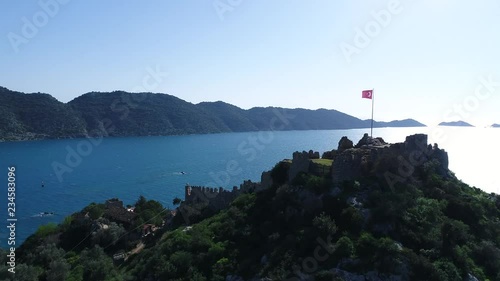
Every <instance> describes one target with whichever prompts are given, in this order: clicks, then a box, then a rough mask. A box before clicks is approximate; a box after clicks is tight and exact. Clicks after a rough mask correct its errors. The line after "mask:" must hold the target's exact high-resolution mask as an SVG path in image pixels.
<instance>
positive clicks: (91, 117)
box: [0, 87, 423, 140]
mask: <svg viewBox="0 0 500 281" xmlns="http://www.w3.org/2000/svg"><path fill="white" fill-rule="evenodd" d="M0 113H1V114H0V140H24V139H41V138H73V137H83V136H87V135H90V136H149V135H178V134H205V133H221V132H244V131H258V130H265V131H268V130H326V129H350V128H366V127H370V121H368V120H360V119H358V118H355V117H352V116H350V115H347V114H344V113H341V112H338V111H336V110H326V109H319V110H306V109H283V108H272V107H268V108H252V109H249V110H243V109H241V108H238V107H236V106H233V105H230V104H227V103H223V102H204V103H200V104H192V103H189V102H186V101H184V100H181V99H179V98H176V97H174V96H171V95H166V94H152V93H127V92H121V91H116V92H111V93H96V92H92V93H87V94H84V95H82V96H80V97H78V98H75V99H74V100H72V101H70V102H69V103H67V104H64V103H61V102H59V101H57V100H56V99H54V98H53V97H51V96H50V95H48V94H23V93H20V92H15V91H10V90H8V89H6V88H2V87H0ZM375 126H376V127H387V126H390V127H401V126H404V127H411V126H423V125H422V124H420V123H418V122H417V121H415V120H402V121H392V122H375Z"/></svg>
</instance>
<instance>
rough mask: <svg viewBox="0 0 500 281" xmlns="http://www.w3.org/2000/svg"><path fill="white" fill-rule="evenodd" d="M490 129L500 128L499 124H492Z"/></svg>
mask: <svg viewBox="0 0 500 281" xmlns="http://www.w3.org/2000/svg"><path fill="white" fill-rule="evenodd" d="M491 127H492V128H500V124H493V125H491Z"/></svg>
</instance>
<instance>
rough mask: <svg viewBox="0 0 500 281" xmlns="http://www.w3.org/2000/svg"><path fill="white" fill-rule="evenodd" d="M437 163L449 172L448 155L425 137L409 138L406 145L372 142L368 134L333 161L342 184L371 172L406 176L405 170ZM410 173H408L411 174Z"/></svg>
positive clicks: (336, 179) (335, 179)
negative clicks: (403, 174)
mask: <svg viewBox="0 0 500 281" xmlns="http://www.w3.org/2000/svg"><path fill="white" fill-rule="evenodd" d="M433 160H437V162H438V163H439V165H440V167H439V168H438V170H439V171H438V172H439V173H440V174H442V175H443V176H445V175H447V173H448V153H447V152H446V151H444V150H442V149H440V148H438V146H437V145H436V144H435V145H434V146H432V145H430V144H428V137H427V135H425V134H416V135H411V136H408V137H406V140H405V141H404V142H402V143H394V144H387V143H385V142H384V141H383V140H382V139H381V138H376V139H371V138H369V137H368V136H367V135H365V136H364V137H363V139H362V140H360V143H358V145H356V147H353V148H348V149H345V150H344V151H342V152H340V153H338V154H337V155H336V156H335V157H334V159H333V165H332V167H331V175H332V180H333V182H335V183H340V182H342V181H345V180H352V179H354V178H359V177H362V176H366V175H368V174H370V173H375V174H378V173H385V172H388V171H389V172H391V173H394V174H396V175H398V174H399V173H402V172H401V171H402V170H403V169H402V168H401V167H403V166H404V167H406V168H405V169H406V170H408V171H411V170H414V169H415V168H416V167H419V166H421V165H423V164H424V163H427V162H429V161H433ZM407 173H408V172H407Z"/></svg>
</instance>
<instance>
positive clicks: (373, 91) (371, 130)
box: [370, 88, 375, 139]
mask: <svg viewBox="0 0 500 281" xmlns="http://www.w3.org/2000/svg"><path fill="white" fill-rule="evenodd" d="M374 102H375V88H373V89H372V126H371V128H370V137H371V138H372V139H373V104H374Z"/></svg>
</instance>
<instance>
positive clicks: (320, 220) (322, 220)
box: [313, 213, 337, 235]
mask: <svg viewBox="0 0 500 281" xmlns="http://www.w3.org/2000/svg"><path fill="white" fill-rule="evenodd" d="M313 225H314V227H316V228H317V229H319V230H320V231H321V232H323V234H326V235H333V234H335V233H336V232H337V225H336V224H335V221H334V220H333V219H332V218H331V217H330V216H328V215H326V214H325V213H321V215H319V216H317V217H315V218H314V219H313Z"/></svg>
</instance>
